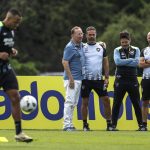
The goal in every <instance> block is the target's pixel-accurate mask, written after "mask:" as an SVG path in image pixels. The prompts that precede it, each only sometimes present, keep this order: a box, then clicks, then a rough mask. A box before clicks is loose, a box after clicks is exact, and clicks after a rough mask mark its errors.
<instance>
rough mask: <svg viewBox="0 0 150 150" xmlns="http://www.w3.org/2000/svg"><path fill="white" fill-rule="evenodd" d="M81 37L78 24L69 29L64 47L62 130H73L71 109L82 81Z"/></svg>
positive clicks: (75, 101) (76, 101)
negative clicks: (67, 41)
mask: <svg viewBox="0 0 150 150" xmlns="http://www.w3.org/2000/svg"><path fill="white" fill-rule="evenodd" d="M82 39H83V32H82V29H81V28H80V27H78V26H75V27H73V28H72V29H71V41H70V42H69V43H68V44H67V45H66V47H65V49H64V55H63V60H62V64H63V67H64V87H65V89H66V100H65V104H64V122H63V130H64V131H73V130H75V127H74V125H73V123H72V120H73V111H74V108H75V106H76V105H77V104H78V99H79V94H80V89H81V81H82V62H83V61H82V58H83V51H82V48H83V46H82Z"/></svg>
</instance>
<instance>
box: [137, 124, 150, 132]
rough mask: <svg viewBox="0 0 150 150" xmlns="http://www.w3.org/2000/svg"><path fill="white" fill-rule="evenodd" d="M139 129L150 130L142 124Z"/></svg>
mask: <svg viewBox="0 0 150 150" xmlns="http://www.w3.org/2000/svg"><path fill="white" fill-rule="evenodd" d="M137 131H148V129H147V127H145V126H143V125H140V126H139V128H138V130H137Z"/></svg>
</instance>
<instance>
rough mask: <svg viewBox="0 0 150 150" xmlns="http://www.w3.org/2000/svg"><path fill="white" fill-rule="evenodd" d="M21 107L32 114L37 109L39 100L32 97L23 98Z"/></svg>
mask: <svg viewBox="0 0 150 150" xmlns="http://www.w3.org/2000/svg"><path fill="white" fill-rule="evenodd" d="M20 107H21V109H22V110H23V111H25V112H28V113H31V112H33V111H34V110H35V109H36V107H37V100H36V99H35V97H33V96H31V95H26V96H24V97H22V99H21V101H20Z"/></svg>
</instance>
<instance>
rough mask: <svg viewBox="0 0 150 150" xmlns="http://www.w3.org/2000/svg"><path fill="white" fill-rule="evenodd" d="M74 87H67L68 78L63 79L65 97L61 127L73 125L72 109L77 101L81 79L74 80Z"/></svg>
mask: <svg viewBox="0 0 150 150" xmlns="http://www.w3.org/2000/svg"><path fill="white" fill-rule="evenodd" d="M74 83H75V87H74V89H71V88H70V87H69V80H64V87H65V90H66V99H65V104H64V117H63V118H64V122H63V128H67V127H73V123H72V120H73V111H74V108H75V106H77V104H78V101H79V95H80V90H81V81H80V80H75V81H74Z"/></svg>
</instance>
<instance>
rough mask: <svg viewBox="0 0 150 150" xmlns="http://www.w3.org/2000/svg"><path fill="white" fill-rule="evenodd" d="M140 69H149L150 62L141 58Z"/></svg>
mask: <svg viewBox="0 0 150 150" xmlns="http://www.w3.org/2000/svg"><path fill="white" fill-rule="evenodd" d="M139 67H140V68H148V67H150V61H149V60H145V58H144V57H140V62H139Z"/></svg>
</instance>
